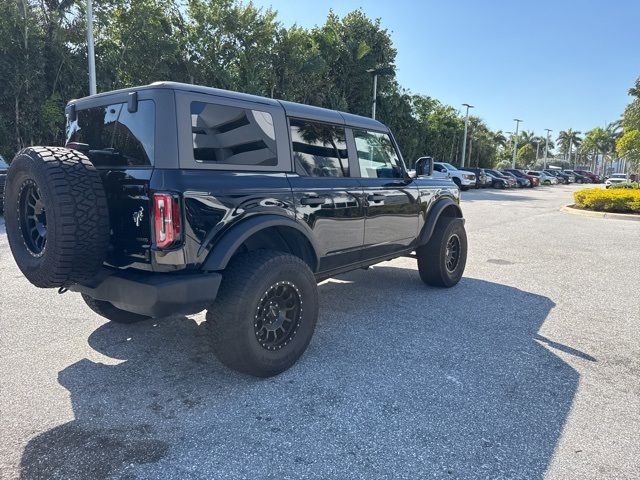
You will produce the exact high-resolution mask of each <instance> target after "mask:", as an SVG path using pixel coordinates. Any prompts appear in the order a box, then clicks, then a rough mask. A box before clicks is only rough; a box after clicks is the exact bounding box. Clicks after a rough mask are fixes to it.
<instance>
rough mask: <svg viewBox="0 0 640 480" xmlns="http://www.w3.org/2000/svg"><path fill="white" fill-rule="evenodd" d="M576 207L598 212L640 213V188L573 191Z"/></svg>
mask: <svg viewBox="0 0 640 480" xmlns="http://www.w3.org/2000/svg"><path fill="white" fill-rule="evenodd" d="M573 199H574V200H575V202H576V207H578V208H585V209H587V210H595V211H598V212H618V213H640V190H637V189H626V188H613V189H608V190H605V189H604V188H587V189H585V190H578V191H577V192H574V194H573Z"/></svg>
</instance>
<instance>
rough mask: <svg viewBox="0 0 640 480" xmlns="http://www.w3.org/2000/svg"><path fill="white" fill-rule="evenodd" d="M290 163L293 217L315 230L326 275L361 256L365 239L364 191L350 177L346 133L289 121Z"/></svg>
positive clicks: (320, 124)
mask: <svg viewBox="0 0 640 480" xmlns="http://www.w3.org/2000/svg"><path fill="white" fill-rule="evenodd" d="M289 123H290V134H291V143H292V149H293V163H294V168H295V171H296V173H295V174H291V175H289V176H288V177H289V182H290V184H291V188H292V190H293V196H294V201H295V208H296V213H297V215H298V217H299V219H300V220H303V221H304V222H306V223H307V225H308V226H309V227H310V228H311V229H312V230H313V232H314V237H315V239H316V242H317V246H318V248H319V250H320V252H318V253H319V255H320V266H319V270H320V271H322V272H326V271H329V270H333V269H335V268H339V267H343V266H346V265H349V264H351V263H355V262H357V261H359V260H360V258H361V249H362V243H363V237H364V215H365V213H364V204H363V200H362V187H361V186H360V183H359V181H358V179H357V178H352V177H350V169H349V159H348V154H347V144H346V138H345V129H344V127H342V126H337V125H329V124H325V123H320V122H310V121H308V120H298V119H290V120H289Z"/></svg>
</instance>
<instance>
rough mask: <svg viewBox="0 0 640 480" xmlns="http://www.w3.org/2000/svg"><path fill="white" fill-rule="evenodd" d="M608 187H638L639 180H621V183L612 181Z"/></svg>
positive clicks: (639, 184)
mask: <svg viewBox="0 0 640 480" xmlns="http://www.w3.org/2000/svg"><path fill="white" fill-rule="evenodd" d="M609 188H610V189H611V188H630V189H636V190H638V189H640V182H623V183H613V184H611V185H610V186H609Z"/></svg>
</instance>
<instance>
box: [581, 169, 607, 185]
mask: <svg viewBox="0 0 640 480" xmlns="http://www.w3.org/2000/svg"><path fill="white" fill-rule="evenodd" d="M574 171H575V172H576V173H579V174H580V175H582V176H584V177H587V178H589V180H591V183H602V182H603V180H602V178H600V176H599V175H596V174H595V173H593V172H589V171H587V170H574Z"/></svg>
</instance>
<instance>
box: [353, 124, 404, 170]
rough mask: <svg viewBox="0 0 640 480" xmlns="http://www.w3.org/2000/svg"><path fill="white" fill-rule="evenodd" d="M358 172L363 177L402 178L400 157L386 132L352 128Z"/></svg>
mask: <svg viewBox="0 0 640 480" xmlns="http://www.w3.org/2000/svg"><path fill="white" fill-rule="evenodd" d="M353 136H354V138H355V141H356V150H357V151H358V162H359V163H360V174H361V175H362V176H363V177H365V178H402V176H403V175H402V168H401V166H400V159H399V158H398V155H397V153H396V150H395V148H394V147H393V143H392V142H391V137H389V135H387V134H386V133H379V132H369V131H364V130H354V131H353Z"/></svg>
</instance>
